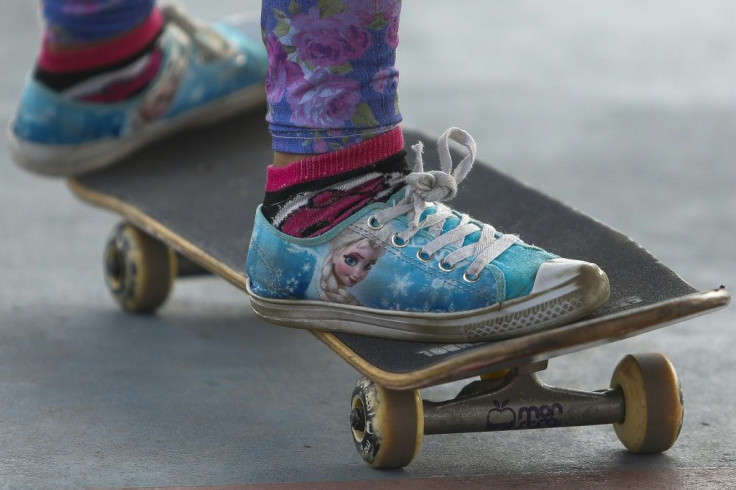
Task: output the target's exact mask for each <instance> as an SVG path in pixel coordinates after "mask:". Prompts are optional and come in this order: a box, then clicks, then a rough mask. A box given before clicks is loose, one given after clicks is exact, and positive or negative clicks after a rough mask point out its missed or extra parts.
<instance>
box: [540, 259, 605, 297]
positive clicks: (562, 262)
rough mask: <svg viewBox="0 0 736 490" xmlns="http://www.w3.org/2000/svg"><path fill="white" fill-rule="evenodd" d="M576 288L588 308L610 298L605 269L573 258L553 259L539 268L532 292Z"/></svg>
mask: <svg viewBox="0 0 736 490" xmlns="http://www.w3.org/2000/svg"><path fill="white" fill-rule="evenodd" d="M568 287H569V288H571V289H576V290H578V291H579V292H580V293H581V299H582V300H583V303H584V305H585V307H586V309H588V310H592V309H594V308H597V307H599V306H600V305H602V304H603V303H605V302H606V301H607V300H608V296H609V295H610V286H609V284H608V276H607V275H606V273H605V272H603V270H602V269H601V268H600V267H598V266H597V265H595V264H591V263H590V262H583V261H582V260H572V259H563V258H559V259H553V260H550V261H547V262H545V263H544V264H542V265H541V266H540V268H539V271H538V272H537V277H536V279H535V280H534V287H533V288H532V292H531V294H532V295H533V294H537V293H544V292H546V291H550V290H554V289H561V288H568Z"/></svg>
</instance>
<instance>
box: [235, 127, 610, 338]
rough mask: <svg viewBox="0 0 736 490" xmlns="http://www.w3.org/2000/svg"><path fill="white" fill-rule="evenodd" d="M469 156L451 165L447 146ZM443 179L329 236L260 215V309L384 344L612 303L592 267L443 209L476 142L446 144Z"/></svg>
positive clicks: (429, 179)
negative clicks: (299, 231) (290, 231)
mask: <svg viewBox="0 0 736 490" xmlns="http://www.w3.org/2000/svg"><path fill="white" fill-rule="evenodd" d="M450 139H453V140H455V141H457V142H459V143H461V144H463V145H465V146H466V147H467V149H468V151H469V153H468V155H466V156H465V157H464V158H463V159H462V161H461V162H460V163H459V164H458V165H457V166H456V168H454V169H453V168H452V165H453V164H452V160H451V156H450V151H449V140H450ZM438 147H439V152H440V159H441V166H442V169H441V170H440V171H431V172H427V171H425V170H424V164H423V162H422V158H421V148H420V147H418V146H416V147H415V149H414V150H415V158H416V163H415V166H414V171H413V172H412V173H410V174H409V175H408V176H406V178H405V185H404V186H403V187H401V188H400V189H399V190H398V191H397V192H395V193H394V194H393V195H392V196H391V197H390V198H389V199H388V200H387V201H385V202H374V203H371V204H369V205H367V206H365V207H363V208H361V209H359V210H358V211H356V212H354V213H353V214H352V215H350V216H349V217H347V218H345V219H344V220H342V221H341V222H340V223H339V224H337V225H336V226H334V227H333V228H331V229H329V230H328V231H325V232H324V233H321V234H318V235H316V236H311V237H307V238H301V237H294V236H290V235H287V234H285V233H282V232H281V231H279V230H278V229H276V228H275V227H274V226H273V225H272V224H271V223H270V222H269V221H268V219H266V217H265V216H264V215H263V213H262V210H261V208H259V210H258V211H257V212H256V221H255V226H254V231H253V235H252V239H251V244H250V248H249V253H248V259H247V264H246V273H247V275H248V278H249V284H248V292H249V294H250V297H251V304H252V306H253V309H254V311H255V312H256V313H257V314H258V315H259V316H261V317H262V318H264V319H266V320H268V321H270V322H273V323H276V324H280V325H285V326H291V327H297V328H310V329H326V330H332V331H341V332H351V333H361V334H365V335H375V336H380V337H387V338H396V339H410V340H426V341H446V342H461V341H474V340H496V339H502V338H507V337H512V336H519V335H524V334H529V333H532V332H536V331H539V330H542V329H546V328H550V327H554V326H558V325H562V324H565V323H568V322H571V321H573V320H575V319H578V318H580V317H582V316H584V315H586V314H587V313H589V312H591V311H592V310H594V309H595V308H597V307H598V306H600V305H601V304H602V303H604V302H605V301H606V300H607V299H608V294H609V286H608V279H607V277H606V275H605V273H604V272H603V271H601V270H600V269H599V268H598V267H597V266H596V265H595V264H590V263H587V262H582V261H576V260H569V259H563V258H560V257H557V256H556V255H554V254H551V253H548V252H546V251H544V250H542V249H540V248H538V247H534V246H532V245H528V244H525V243H524V242H523V241H521V240H520V239H519V238H518V237H516V236H514V235H505V234H502V233H500V232H498V231H497V230H495V229H494V228H493V227H492V226H490V225H488V224H484V223H481V222H478V221H476V220H474V219H472V218H471V217H469V216H468V215H465V214H462V213H459V212H457V211H454V210H452V209H450V208H449V207H447V206H446V205H444V204H442V202H441V201H443V200H447V199H450V198H451V197H453V196H454V195H455V194H456V192H457V184H458V183H459V182H461V181H462V180H463V179H464V178H465V177H466V176H467V174H468V172H469V171H470V169H471V167H472V164H473V161H474V158H475V143H474V142H473V140H472V138H471V137H470V135H468V134H467V133H466V132H464V131H462V130H459V129H457V128H452V129H450V130H448V131H447V132H446V133H445V134H444V135H443V136H442V137H441V138H440V141H439V143H438Z"/></svg>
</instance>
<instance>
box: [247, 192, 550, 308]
mask: <svg viewBox="0 0 736 490" xmlns="http://www.w3.org/2000/svg"><path fill="white" fill-rule="evenodd" d="M401 195H403V191H402V192H400V193H398V194H397V195H396V196H394V198H392V199H391V200H389V201H388V202H387V203H385V204H383V203H377V204H373V205H370V206H367V207H366V208H364V209H362V210H361V211H359V212H358V213H356V214H354V215H353V216H351V217H350V218H348V219H347V220H345V221H343V222H342V223H341V224H340V225H338V226H337V227H335V228H333V229H332V230H330V231H329V232H327V233H325V234H323V235H320V236H319V237H315V238H310V239H299V238H294V237H291V236H289V235H285V234H283V233H281V232H280V231H278V230H277V229H275V228H274V227H273V226H272V225H271V224H270V223H269V222H268V221H267V220H266V219H265V217H263V215H262V213H261V212H260V210H258V211H257V212H256V220H255V226H254V230H253V235H252V238H251V243H250V248H249V252H248V258H247V263H246V274H247V275H248V278H249V280H250V287H251V290H252V291H253V292H254V293H255V294H257V295H259V296H263V297H268V298H280V299H302V300H322V301H332V302H338V303H346V304H354V305H361V306H366V307H369V308H376V309H389V310H401V311H413V312H453V311H466V310H471V309H476V308H482V307H486V306H491V305H493V304H496V303H499V302H501V301H508V300H510V299H513V298H518V297H522V296H525V295H527V294H529V292H530V291H531V289H532V287H533V284H534V279H535V277H536V273H537V271H538V269H539V267H540V266H541V264H542V263H544V262H546V261H548V260H551V259H553V258H556V257H557V256H555V255H553V254H550V253H548V252H545V251H544V250H542V249H539V248H537V247H533V246H530V245H527V244H525V243H523V242H521V241H519V242H517V243H515V244H513V245H512V246H511V247H510V248H508V249H507V250H506V251H505V252H503V253H502V254H501V255H500V256H499V257H497V258H496V259H495V260H493V261H492V262H491V263H490V264H488V265H487V266H486V267H485V269H484V270H483V272H482V273H481V274H480V278H479V279H478V280H477V281H476V282H468V281H466V280H465V279H464V278H463V274H464V272H465V269H466V268H467V266H468V265H469V264H470V263H471V262H472V260H473V258H472V257H470V258H467V259H465V260H463V261H461V262H459V263H457V264H456V265H455V267H454V268H453V270H451V271H444V270H442V269H441V268H440V267H439V263H440V261H441V260H442V258H443V257H446V256H447V255H449V254H450V253H451V252H452V251H454V250H456V249H457V247H455V246H454V245H448V246H446V247H445V248H443V249H442V250H441V251H440V252H438V253H437V254H435V256H434V257H433V258H432V259H431V260H428V261H424V260H422V259H421V258H420V257H419V255H418V254H419V252H420V250H421V249H422V246H423V245H426V244H427V243H428V242H429V241H431V240H432V239H434V238H435V237H434V235H432V234H431V233H429V232H428V231H426V230H423V231H421V232H420V233H418V234H417V235H415V236H414V237H413V238H412V239H411V240H410V242H409V243H408V244H407V245H406V246H403V247H397V246H395V245H393V244H392V242H391V237H392V236H393V235H394V234H396V233H399V232H401V231H403V230H405V229H406V228H407V227H409V226H410V222H409V220H408V219H407V218H406V217H405V216H401V217H399V218H397V219H395V220H393V221H392V222H391V223H387V224H386V226H385V227H384V228H383V229H382V230H379V231H375V230H371V229H370V227H369V226H367V221H368V219H369V217H370V216H371V215H372V214H373V213H375V212H376V211H378V210H380V209H383V208H386V207H389V206H391V205H392V204H393V203H394V202H396V201H397V200H398V199H399V198H400V197H401ZM432 212H433V208H432V207H429V208H428V209H427V210H426V211H425V213H426V214H431V213H432ZM458 222H459V219H458V220H455V221H453V220H452V219H448V220H447V222H446V224H445V229H444V230H443V232H445V231H448V230H449V229H452V228H453V227H454V226H457V223H458ZM344 237H348V238H347V239H345V238H344ZM477 239H478V236H475V240H477ZM472 240H473V236H472V235H471V236H469V237H467V239H466V241H470V242H472ZM361 241H362V242H364V244H366V245H367V244H368V243H369V242H370V248H374V249H375V250H376V251H375V253H374V254H373V255H372V257H371V258H373V259H374V262H373V263H372V264H371V266H370V272H368V273H366V275H365V276H364V277H363V279H362V280H360V282H358V283H355V284H353V285H347V284H345V283H343V284H340V281H339V278H336V277H335V276H337V275H338V274H336V273H335V265H334V264H335V263H336V261H338V262H339V261H340V260H343V258H344V257H345V255H346V251H349V250H350V249H349V247H350V246H351V244H353V245H352V246H353V247H355V245H354V244H355V243H358V242H361ZM337 243H339V245H336V244H337ZM368 249H369V247H368V246H364V247H363V250H368ZM364 255H365V254H364ZM330 280H332V283H333V289H338V290H340V289H342V291H341V292H340V293H338V294H337V295H335V296H334V297H333V296H331V295H330V294H325V289H329V288H330V285H329V283H330ZM335 283H336V284H337V287H336V288H335V287H334V285H335Z"/></svg>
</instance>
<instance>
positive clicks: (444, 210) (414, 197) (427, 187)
mask: <svg viewBox="0 0 736 490" xmlns="http://www.w3.org/2000/svg"><path fill="white" fill-rule="evenodd" d="M449 140H453V141H455V142H457V143H460V144H461V145H463V146H465V147H466V148H467V149H468V151H469V153H468V155H466V156H465V157H464V158H463V159H462V160H461V161H460V163H458V164H457V166H456V167H455V169H453V168H452V166H453V162H452V156H451V155H450V143H449ZM423 148H424V145H423V144H422V143H421V142H419V143H417V144H416V145H414V146H412V150H413V151H414V153H415V163H414V171H413V172H412V173H410V174H409V175H407V177H406V183H407V185H408V189H407V191H406V195H405V196H404V198H403V199H402V200H401V201H399V202H397V203H396V204H395V205H394V206H392V207H390V208H386V209H384V210H381V211H379V212H377V213H376V214H374V215H373V216H371V218H369V221H368V223H369V226H371V227H372V228H375V229H378V228H381V227H383V225H384V224H385V223H387V222H389V221H391V220H392V219H394V218H397V217H398V216H401V215H404V214H405V215H407V217H408V218H409V219H410V221H411V223H410V226H409V228H407V229H406V230H404V231H402V232H401V233H397V234H396V235H394V237H393V238H392V242H393V244H394V245H395V246H397V247H403V246H406V245H407V244H408V243H409V240H410V239H411V238H412V237H413V236H414V235H416V234H417V233H419V232H420V231H421V230H423V229H427V230H428V231H429V232H430V233H432V234H433V235H436V238H434V239H433V240H432V241H430V242H429V243H427V244H426V245H425V246H424V247H423V248H422V249H421V250H420V251H419V252H418V254H417V257H419V259H420V260H423V261H429V260H431V259H432V257H433V256H434V254H435V253H436V252H437V251H439V250H440V249H442V248H443V247H446V246H448V245H454V246H455V247H457V249H456V250H454V251H453V252H451V253H450V254H448V255H447V256H446V257H445V258H444V259H442V260H441V261H440V262H439V267H440V268H441V269H443V270H446V271H449V270H452V269H454V268H455V265H456V264H457V263H458V262H461V261H463V260H465V259H467V258H468V257H475V260H473V262H472V263H471V264H470V266H469V267H468V268H467V270H466V271H465V273H464V275H463V277H464V278H465V280H466V281H469V282H474V281H477V280H478V279H479V278H480V273H481V271H482V270H483V268H484V267H485V266H487V265H488V264H489V263H490V262H491V261H492V260H493V259H495V258H496V257H498V256H499V255H501V254H502V253H503V252H504V251H505V250H507V249H508V248H509V247H511V245H513V244H514V243H516V242H517V241H519V237H517V236H515V235H502V234H499V236H496V235H497V232H496V229H495V228H494V227H492V226H490V225H487V224H484V223H480V222H478V221H474V220H472V219H471V218H470V216H468V215H466V214H460V213H455V212H453V211H452V210H451V209H450V208H449V207H447V206H445V205H444V204H441V202H442V201H446V200H448V199H452V198H453V197H454V196H455V194H457V185H458V184H459V183H460V182H462V181H463V180H464V179H465V177H466V176H467V175H468V173H469V172H470V169H471V168H473V163H474V162H475V154H476V145H475V141H474V140H473V138H472V136H470V134H468V132H467V131H465V130H462V129H460V128H450V129H448V130H447V131H445V133H444V134H443V135H442V136H440V138H439V140H438V141H437V149H438V152H439V156H440V170H432V171H429V172H425V171H424V162H423V161H422V150H423ZM432 205H434V206H436V211H435V213H433V214H430V215H428V216H427V217H426V218H425V219H424V220H423V221H421V222H420V221H419V220H420V218H421V216H422V213H423V212H424V210H425V209H426V208H427V207H429V206H432ZM458 216H459V218H460V222H459V223H458V225H457V226H455V227H454V228H453V229H451V230H448V231H447V232H445V233H442V228H443V226H444V224H445V220H447V219H448V218H452V217H458ZM478 231H480V238H479V239H478V241H477V242H475V243H471V244H468V245H465V246H463V242H464V241H465V238H466V237H467V236H468V235H471V234H473V233H477V232H478Z"/></svg>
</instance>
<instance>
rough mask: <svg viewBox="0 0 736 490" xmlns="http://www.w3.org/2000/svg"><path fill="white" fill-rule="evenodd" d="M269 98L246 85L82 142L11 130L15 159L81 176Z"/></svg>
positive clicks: (40, 169)
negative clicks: (55, 141)
mask: <svg viewBox="0 0 736 490" xmlns="http://www.w3.org/2000/svg"><path fill="white" fill-rule="evenodd" d="M265 101H266V92H265V89H264V87H263V86H262V85H260V84H259V85H255V86H253V87H249V88H245V89H243V90H239V91H238V92H234V93H232V94H230V95H227V96H225V97H222V98H221V99H218V100H216V101H214V102H211V103H209V104H207V105H204V106H202V107H198V108H195V109H191V110H189V111H187V112H185V113H183V114H181V115H179V116H176V117H174V118H171V119H166V120H161V121H157V122H154V123H151V124H149V125H147V126H144V127H142V128H140V129H138V130H136V131H133V132H132V133H130V134H129V135H126V136H124V137H121V138H110V139H104V140H100V141H95V142H92V143H87V144H82V145H43V144H38V143H31V142H28V141H24V140H21V139H18V138H17V137H16V135H15V134H13V131H12V126H13V125H12V123H11V125H10V129H9V130H8V146H9V147H10V153H11V155H12V157H13V160H14V161H15V162H16V163H17V164H18V165H20V166H21V167H23V168H25V169H26V170H30V171H31V172H35V173H37V174H42V175H49V176H70V175H79V174H83V173H87V172H91V171H94V170H99V169H101V168H104V167H107V166H109V165H111V164H113V163H115V162H117V161H118V160H120V159H122V158H124V157H125V156H127V155H129V154H131V153H132V152H134V151H136V150H138V149H140V148H142V147H144V146H146V145H148V144H150V143H152V142H154V141H156V140H158V139H161V138H164V137H166V136H169V135H171V134H174V133H177V132H179V131H182V130H185V129H190V128H194V127H198V126H205V125H209V124H212V123H215V122H217V121H219V120H222V119H226V118H228V117H231V116H233V115H235V114H237V113H240V112H245V111H247V110H249V109H254V108H256V107H258V106H259V105H261V104H264V103H265Z"/></svg>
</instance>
